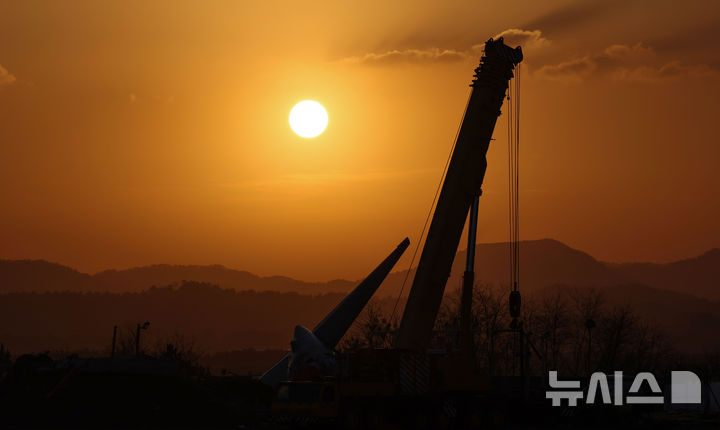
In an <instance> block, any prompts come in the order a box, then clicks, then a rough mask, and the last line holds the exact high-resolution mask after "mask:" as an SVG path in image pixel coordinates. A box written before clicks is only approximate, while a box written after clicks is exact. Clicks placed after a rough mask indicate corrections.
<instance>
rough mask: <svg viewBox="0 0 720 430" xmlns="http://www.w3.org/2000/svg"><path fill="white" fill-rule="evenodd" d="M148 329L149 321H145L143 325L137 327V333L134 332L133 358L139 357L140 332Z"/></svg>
mask: <svg viewBox="0 0 720 430" xmlns="http://www.w3.org/2000/svg"><path fill="white" fill-rule="evenodd" d="M148 327H150V321H145V323H144V324H143V325H140V324H138V325H137V331H136V332H135V356H136V357H139V356H140V330H147V328H148Z"/></svg>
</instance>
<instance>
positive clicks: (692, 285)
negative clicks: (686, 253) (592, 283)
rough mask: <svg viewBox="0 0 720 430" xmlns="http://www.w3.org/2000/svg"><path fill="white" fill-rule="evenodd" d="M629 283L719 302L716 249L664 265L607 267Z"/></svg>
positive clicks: (719, 270) (719, 258)
mask: <svg viewBox="0 0 720 430" xmlns="http://www.w3.org/2000/svg"><path fill="white" fill-rule="evenodd" d="M608 266H609V267H612V268H613V269H614V270H615V271H616V272H617V273H619V274H621V275H622V276H623V277H625V278H626V279H628V280H629V281H632V282H637V283H642V284H645V285H651V286H653V287H657V288H663V289H666V290H673V291H682V292H686V293H689V294H694V295H696V296H698V297H706V298H709V299H712V300H718V301H720V249H718V248H715V249H712V250H710V251H708V252H706V253H704V254H702V255H699V256H697V257H694V258H688V259H686V260H680V261H676V262H673V263H667V264H652V263H624V264H609V265H608Z"/></svg>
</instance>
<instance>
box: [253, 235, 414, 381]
mask: <svg viewBox="0 0 720 430" xmlns="http://www.w3.org/2000/svg"><path fill="white" fill-rule="evenodd" d="M408 245H410V240H409V239H408V238H407V237H406V238H405V239H404V240H403V241H402V242H400V244H399V245H398V246H397V248H395V250H394V251H393V252H391V253H390V255H388V256H387V257H386V258H385V259H384V260H383V261H382V262H381V263H380V264H379V265H378V266H377V267H376V268H375V270H373V271H372V272H371V273H370V274H369V275H368V276H367V278H365V279H364V280H363V281H362V282H360V284H358V286H357V287H355V289H354V290H352V292H350V294H348V295H347V296H346V297H345V298H344V299H343V301H342V302H340V304H338V305H337V306H335V309H333V310H332V311H330V313H329V314H327V316H326V317H325V318H324V319H323V320H322V321H321V322H320V323H319V324H318V325H317V326H315V328H314V329H313V331H312V335H313V336H314V337H315V338H316V339H317V340H318V341H319V343H320V344H322V346H324V347H325V349H326V350H328V351H332V350H333V348H335V347H336V346H337V344H338V342H340V339H342V337H343V336H344V335H345V333H346V332H347V331H348V329H349V328H350V326H351V325H352V323H353V322H354V321H355V319H356V318H357V317H358V315H360V312H362V310H363V308H365V305H366V304H367V302H368V301H370V298H371V297H372V296H373V294H375V291H377V289H378V287H380V284H382V282H383V281H384V280H385V278H386V277H387V275H388V273H390V270H392V268H393V267H394V266H395V263H397V261H398V260H399V259H400V257H401V256H402V254H403V252H405V250H406V249H407V247H408ZM296 332H297V330H296ZM319 353H320V351H319ZM292 354H293V353H288V354H287V355H285V357H283V358H282V359H281V360H280V361H278V362H277V363H276V364H275V365H274V366H273V367H272V368H270V369H269V370H268V371H267V372H265V373H264V374H263V375H262V377H261V378H260V381H261V382H263V383H265V384H268V385H271V386H276V385H277V384H278V383H279V382H280V381H282V380H283V379H284V378H286V377H287V371H288V367H289V365H290V361H291V359H292Z"/></svg>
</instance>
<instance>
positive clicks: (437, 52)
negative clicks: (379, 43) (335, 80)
mask: <svg viewBox="0 0 720 430" xmlns="http://www.w3.org/2000/svg"><path fill="white" fill-rule="evenodd" d="M498 37H504V38H505V43H506V44H508V45H511V46H515V45H521V46H522V47H523V49H535V48H539V47H543V46H547V45H549V44H550V41H549V40H548V39H546V38H545V37H543V35H542V32H541V31H540V30H523V29H520V28H511V29H507V30H505V31H503V32H501V33H498V34H497V35H495V36H493V38H498ZM484 46H485V44H484V43H478V44H473V45H471V46H470V47H468V48H463V49H454V48H447V49H440V48H428V49H392V50H388V51H384V52H370V53H367V54H364V55H361V56H356V57H347V58H344V59H343V60H341V61H343V62H346V63H353V64H364V65H378V66H386V65H396V64H437V63H457V62H460V61H464V60H467V59H477V58H478V56H479V54H480V52H481V51H482V49H483V47H484Z"/></svg>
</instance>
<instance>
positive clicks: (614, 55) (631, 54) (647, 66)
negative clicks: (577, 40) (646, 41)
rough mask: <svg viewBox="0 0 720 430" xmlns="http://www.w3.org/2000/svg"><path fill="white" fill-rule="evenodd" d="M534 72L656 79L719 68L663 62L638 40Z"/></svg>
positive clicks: (566, 78) (571, 79) (573, 77)
mask: <svg viewBox="0 0 720 430" xmlns="http://www.w3.org/2000/svg"><path fill="white" fill-rule="evenodd" d="M535 74H536V76H539V77H541V78H545V79H549V80H556V81H562V82H567V83H578V82H580V81H582V80H585V79H588V78H590V77H605V78H610V79H613V80H618V81H643V82H658V81H663V80H669V79H675V78H682V77H693V78H705V77H711V76H715V75H717V74H718V71H717V69H714V68H712V67H710V66H708V65H706V64H693V65H687V64H683V63H681V62H680V61H677V60H673V61H665V62H663V61H661V60H660V59H658V56H657V54H656V53H655V51H654V50H653V49H652V48H650V47H648V46H645V45H643V44H642V43H637V44H635V45H611V46H608V47H607V48H605V49H603V50H602V51H600V52H597V53H595V54H592V55H586V56H583V57H577V58H573V59H570V60H566V61H563V62H560V63H558V64H550V65H546V66H543V67H541V68H540V69H538V70H537V72H535Z"/></svg>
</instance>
